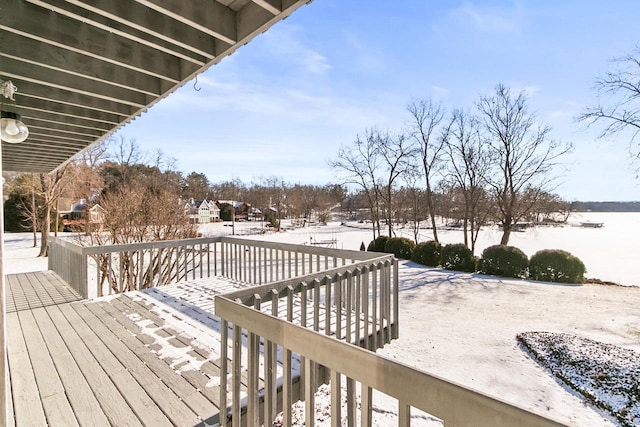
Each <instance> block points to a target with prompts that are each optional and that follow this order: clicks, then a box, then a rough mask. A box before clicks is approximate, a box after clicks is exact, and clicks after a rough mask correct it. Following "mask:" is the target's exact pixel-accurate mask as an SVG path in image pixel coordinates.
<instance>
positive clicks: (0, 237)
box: [0, 143, 9, 426]
mask: <svg viewBox="0 0 640 427" xmlns="http://www.w3.org/2000/svg"><path fill="white" fill-rule="evenodd" d="M1 175H2V143H0V176H1ZM2 187H4V185H0V208H1V209H2V210H1V211H0V305H1V306H2V312H1V313H0V346H2V350H0V351H1V352H2V354H0V356H2V363H0V378H1V380H2V387H1V390H0V412H1V413H0V425H3V426H6V425H7V421H8V414H7V409H8V408H7V396H8V390H9V387H8V385H9V381H8V379H7V373H8V370H7V341H6V337H7V304H6V291H7V290H6V284H7V283H6V278H5V275H4V215H3V214H2V213H3V212H4V195H3V194H2Z"/></svg>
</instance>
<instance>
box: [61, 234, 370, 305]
mask: <svg viewBox="0 0 640 427" xmlns="http://www.w3.org/2000/svg"><path fill="white" fill-rule="evenodd" d="M50 251H51V256H50V257H49V270H52V271H55V272H56V273H58V274H59V275H60V276H61V277H62V278H63V279H64V280H65V281H66V282H67V283H69V285H71V286H72V287H73V288H74V289H76V290H77V291H78V292H79V293H80V294H81V295H82V296H83V297H85V298H91V297H96V296H103V295H111V294H114V293H121V292H127V291H133V290H139V289H145V288H150V287H155V286H161V285H166V284H169V283H176V282H180V281H186V280H195V279H202V278H205V277H211V276H222V277H228V278H231V279H235V280H238V281H242V282H245V283H251V284H256V285H260V284H264V283H269V282H274V281H278V280H285V279H289V278H293V277H299V276H304V275H306V274H310V273H317V272H321V271H326V270H329V269H330V268H335V267H338V266H342V265H347V264H352V263H354V262H357V261H358V260H362V259H367V258H371V254H367V253H366V252H359V251H344V250H337V249H327V248H318V247H310V246H306V245H290V244H283V243H274V242H263V241H257V240H248V239H242V238H237V237H210V238H195V239H181V240H162V241H154V242H145V243H130V244H119V245H103V246H81V245H77V244H75V243H72V242H69V241H65V240H62V239H57V238H56V239H52V241H51V242H50Z"/></svg>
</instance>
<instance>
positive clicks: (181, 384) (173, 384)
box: [87, 302, 219, 419]
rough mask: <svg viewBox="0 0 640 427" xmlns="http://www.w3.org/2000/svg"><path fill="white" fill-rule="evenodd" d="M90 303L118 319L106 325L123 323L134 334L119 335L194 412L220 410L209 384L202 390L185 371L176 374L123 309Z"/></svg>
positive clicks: (203, 414) (204, 415) (112, 326)
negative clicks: (145, 342)
mask: <svg viewBox="0 0 640 427" xmlns="http://www.w3.org/2000/svg"><path fill="white" fill-rule="evenodd" d="M87 307H88V308H89V309H90V310H92V311H93V312H94V313H95V314H96V315H98V316H104V315H109V316H112V318H113V319H114V320H115V321H116V322H117V325H116V324H115V323H112V322H110V323H107V322H105V325H107V326H108V327H109V328H110V329H111V330H112V331H113V332H115V331H116V330H117V328H118V326H120V328H123V329H124V330H126V331H128V332H130V333H132V334H134V335H135V336H133V335H131V334H130V333H123V334H121V335H119V336H120V339H121V340H122V341H123V342H124V343H125V344H126V345H127V347H128V348H129V349H130V350H131V351H133V352H134V353H135V354H136V355H137V356H138V357H139V358H140V360H142V361H143V362H144V363H145V364H146V365H147V366H148V367H149V368H150V369H151V370H153V371H154V372H156V373H157V374H158V375H159V376H160V377H161V378H162V381H163V382H165V383H166V384H167V386H168V387H169V388H171V389H172V390H174V391H175V392H176V393H178V395H179V396H181V397H182V398H183V399H184V401H185V403H186V404H187V405H188V406H189V407H191V409H192V410H193V411H194V412H195V413H197V414H198V415H200V416H201V417H202V418H204V419H209V418H210V417H213V416H215V415H216V414H217V413H218V407H217V406H216V403H217V401H218V400H219V399H217V398H216V399H215V400H214V399H211V396H210V394H209V393H205V391H208V390H207V388H205V389H202V390H199V389H198V388H196V387H194V386H193V385H192V384H191V383H189V382H188V381H187V380H186V379H185V378H184V377H183V376H182V375H177V374H176V373H175V372H174V371H173V369H171V368H170V367H169V365H168V364H167V363H165V362H163V361H162V360H160V359H158V357H157V356H156V355H154V354H152V353H150V352H149V350H148V348H147V347H146V346H145V344H144V342H143V341H141V340H139V339H138V337H139V336H140V328H139V327H138V326H137V325H136V324H135V323H133V322H132V321H131V320H129V319H128V318H127V317H126V316H124V314H123V313H122V312H121V311H118V310H116V309H115V308H114V306H113V305H112V304H109V303H105V302H97V303H94V304H87ZM98 310H102V311H103V313H104V314H100V313H99V312H98ZM211 391H212V392H213V395H214V396H218V395H219V389H218V388H217V387H215V389H213V390H211ZM207 397H209V398H207Z"/></svg>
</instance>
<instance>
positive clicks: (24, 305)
mask: <svg viewBox="0 0 640 427" xmlns="http://www.w3.org/2000/svg"><path fill="white" fill-rule="evenodd" d="M7 281H8V288H9V289H8V298H7V300H8V301H7V311H8V313H7V334H8V359H9V373H10V382H11V399H12V404H11V405H10V408H11V418H10V421H11V423H12V424H15V425H19V426H32V425H33V426H41V425H42V426H44V425H47V424H49V425H65V426H71V425H91V426H100V425H105V426H106V425H118V426H124V425H126V426H134V425H154V426H161V425H179V426H181V425H184V426H187V425H188V426H194V425H205V423H206V424H214V423H215V422H216V421H217V418H218V414H219V408H218V404H219V397H220V392H219V386H218V385H219V383H220V381H219V356H218V353H219V349H220V334H219V329H218V330H216V327H217V326H218V327H219V321H218V320H217V319H215V318H214V317H213V311H212V309H213V295H214V294H215V293H217V292H220V291H222V290H226V291H229V290H231V289H233V288H234V282H233V281H230V280H225V279H219V278H212V279H209V280H208V281H207V283H198V284H197V288H198V289H200V291H199V292H190V299H189V300H184V299H181V297H180V296H181V295H183V294H185V291H187V290H189V291H193V289H194V287H195V286H194V285H193V284H186V283H183V284H180V285H176V286H166V287H162V288H153V289H149V290H145V291H136V292H130V293H127V294H120V295H118V296H114V297H106V298H99V299H96V300H85V301H79V300H80V297H79V296H78V295H77V294H76V293H75V292H74V291H73V290H71V289H70V288H69V287H68V286H67V285H66V284H65V283H64V282H63V281H62V280H61V279H60V278H59V277H58V276H57V275H56V274H55V273H52V272H50V271H46V272H37V273H26V274H15V275H8V276H7ZM203 282H204V281H203ZM235 286H238V285H237V284H236V285H235Z"/></svg>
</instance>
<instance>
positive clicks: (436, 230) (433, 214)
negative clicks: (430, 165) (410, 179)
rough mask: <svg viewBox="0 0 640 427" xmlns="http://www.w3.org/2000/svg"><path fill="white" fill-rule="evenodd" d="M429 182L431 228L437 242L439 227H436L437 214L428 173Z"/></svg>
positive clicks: (428, 201) (427, 182)
mask: <svg viewBox="0 0 640 427" xmlns="http://www.w3.org/2000/svg"><path fill="white" fill-rule="evenodd" d="M425 181H426V184H427V208H429V218H431V229H432V230H433V240H434V241H435V242H436V243H440V242H439V241H438V229H437V227H436V214H435V212H434V211H433V192H432V191H431V183H430V182H429V174H426V178H425Z"/></svg>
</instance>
